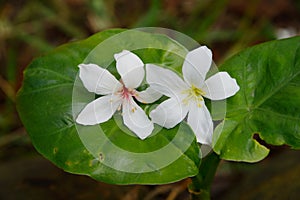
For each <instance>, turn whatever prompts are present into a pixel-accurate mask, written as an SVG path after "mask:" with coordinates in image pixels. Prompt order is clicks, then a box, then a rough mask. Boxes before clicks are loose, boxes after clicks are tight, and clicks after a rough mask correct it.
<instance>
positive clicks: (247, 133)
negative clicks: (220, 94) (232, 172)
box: [214, 37, 300, 162]
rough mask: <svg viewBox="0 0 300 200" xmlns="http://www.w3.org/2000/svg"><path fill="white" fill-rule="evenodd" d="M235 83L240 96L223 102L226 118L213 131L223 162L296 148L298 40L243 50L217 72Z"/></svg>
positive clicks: (299, 133)
mask: <svg viewBox="0 0 300 200" xmlns="http://www.w3.org/2000/svg"><path fill="white" fill-rule="evenodd" d="M220 69H221V70H222V71H227V72H228V73H229V74H230V75H231V76H232V77H235V78H236V79H237V82H238V84H239V86H240V88H241V89H240V91H239V92H238V93H237V94H236V95H235V96H233V97H231V98H229V99H228V100H227V113H226V119H225V120H224V122H223V123H221V124H220V125H219V126H218V127H217V129H216V130H215V136H214V143H215V144H214V150H215V151H216V152H217V153H218V154H220V156H221V158H223V159H226V160H234V161H247V162H256V161H259V160H261V159H263V158H264V157H266V156H267V154H268V152H269V149H267V148H266V147H265V146H263V145H261V144H260V143H259V142H258V141H256V140H255V139H254V134H257V135H258V136H259V137H260V138H261V139H262V140H264V141H265V142H266V143H268V144H271V145H283V144H286V145H289V146H291V148H295V149H299V148H300V37H294V38H290V39H284V40H278V41H272V42H267V43H264V44H261V45H257V46H254V47H252V48H249V49H246V50H244V51H242V52H240V53H238V54H237V55H235V56H233V57H232V58H231V59H229V60H227V61H226V62H225V63H224V64H223V65H222V66H221V68H220Z"/></svg>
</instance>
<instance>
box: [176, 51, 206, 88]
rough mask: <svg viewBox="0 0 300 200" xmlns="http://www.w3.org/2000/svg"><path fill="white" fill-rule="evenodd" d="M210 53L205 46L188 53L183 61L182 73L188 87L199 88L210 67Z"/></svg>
mask: <svg viewBox="0 0 300 200" xmlns="http://www.w3.org/2000/svg"><path fill="white" fill-rule="evenodd" d="M211 62H212V52H211V50H210V49H208V48H207V47H206V46H201V47H199V48H197V49H194V50H193V51H190V52H189V53H188V54H187V55H186V57H185V60H184V63H183V66H182V73H183V77H184V80H185V81H186V82H187V83H189V85H190V86H191V85H195V86H196V87H201V86H202V85H203V83H204V80H205V77H206V74H207V72H208V70H209V68H210V66H211Z"/></svg>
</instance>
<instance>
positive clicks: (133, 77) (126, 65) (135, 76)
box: [114, 50, 145, 89]
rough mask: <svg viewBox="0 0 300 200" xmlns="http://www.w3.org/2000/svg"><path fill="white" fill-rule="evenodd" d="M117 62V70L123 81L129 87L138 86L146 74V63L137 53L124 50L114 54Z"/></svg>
mask: <svg viewBox="0 0 300 200" xmlns="http://www.w3.org/2000/svg"><path fill="white" fill-rule="evenodd" d="M114 57H115V59H116V61H117V63H116V65H117V70H118V72H119V74H120V75H121V78H122V81H123V83H124V85H125V86H126V87H127V88H131V89H133V88H137V87H138V86H139V85H140V84H141V83H142V81H143V79H144V76H145V70H144V63H143V62H142V60H141V59H140V58H139V57H138V56H137V55H135V54H133V53H131V52H130V51H127V50H123V51H122V52H121V53H117V54H115V55H114Z"/></svg>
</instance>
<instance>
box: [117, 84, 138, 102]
mask: <svg viewBox="0 0 300 200" xmlns="http://www.w3.org/2000/svg"><path fill="white" fill-rule="evenodd" d="M119 92H120V94H121V97H122V98H123V99H127V100H128V99H129V97H131V96H135V92H134V90H133V89H129V88H127V87H125V85H123V88H122V90H121V91H119Z"/></svg>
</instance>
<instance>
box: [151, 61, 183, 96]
mask: <svg viewBox="0 0 300 200" xmlns="http://www.w3.org/2000/svg"><path fill="white" fill-rule="evenodd" d="M146 73H147V76H146V80H147V82H148V83H149V84H150V86H151V87H152V88H153V89H154V90H156V91H158V92H160V93H162V94H163V95H166V96H168V97H175V98H178V97H179V96H180V95H182V92H183V91H184V90H187V89H188V85H187V84H186V83H185V82H184V81H183V80H182V79H181V78H180V77H179V76H178V75H177V74H176V73H175V72H173V71H171V70H169V69H166V68H162V67H158V66H156V65H153V64H147V65H146Z"/></svg>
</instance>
